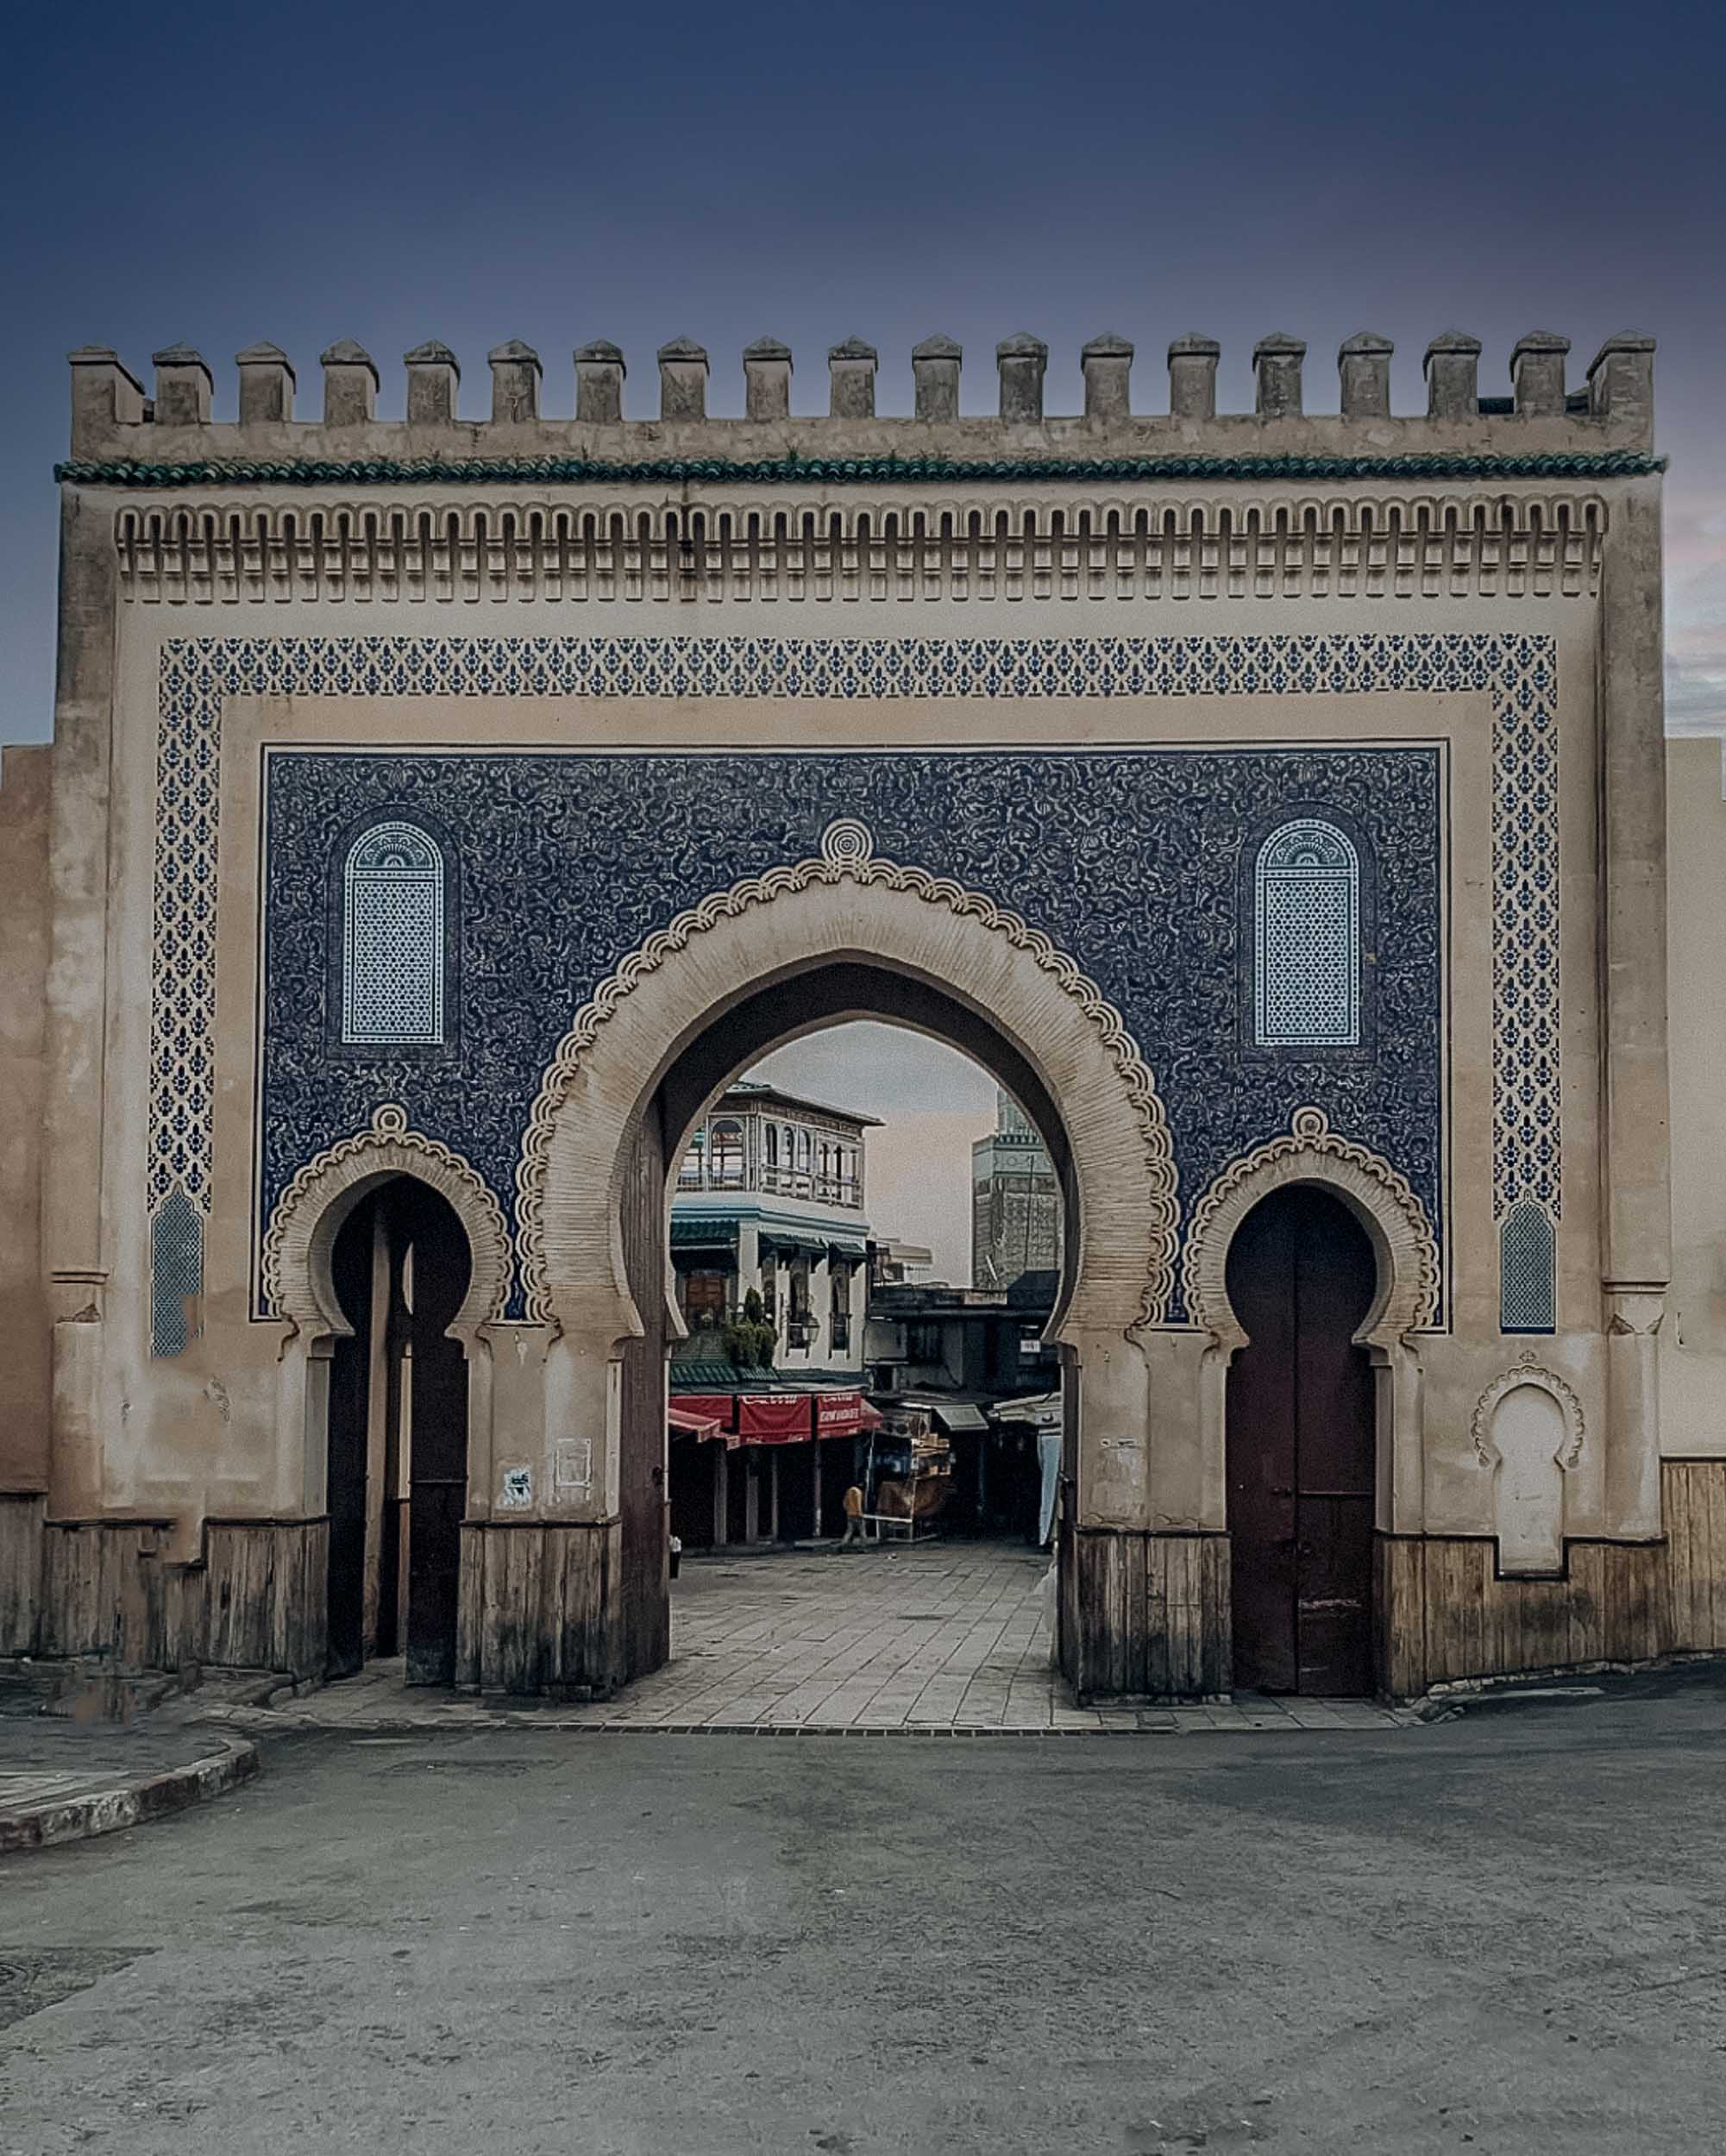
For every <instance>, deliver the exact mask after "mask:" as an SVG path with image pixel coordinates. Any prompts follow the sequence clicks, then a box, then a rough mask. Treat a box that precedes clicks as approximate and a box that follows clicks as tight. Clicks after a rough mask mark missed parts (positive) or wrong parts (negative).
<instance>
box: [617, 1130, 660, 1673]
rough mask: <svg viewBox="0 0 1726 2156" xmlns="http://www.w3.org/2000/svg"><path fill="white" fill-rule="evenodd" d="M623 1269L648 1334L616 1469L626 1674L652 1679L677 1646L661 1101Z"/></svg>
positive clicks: (625, 1404)
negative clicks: (667, 1476) (667, 1418)
mask: <svg viewBox="0 0 1726 2156" xmlns="http://www.w3.org/2000/svg"><path fill="white" fill-rule="evenodd" d="M621 1225H622V1228H623V1239H624V1273H625V1275H626V1276H627V1278H628V1280H629V1284H630V1294H631V1296H632V1297H633V1298H634V1300H635V1307H636V1310H637V1314H638V1315H639V1317H640V1319H641V1322H642V1337H641V1338H640V1339H638V1340H631V1341H630V1342H629V1343H628V1344H626V1345H625V1347H624V1357H623V1362H624V1367H623V1400H622V1403H621V1410H622V1432H621V1445H620V1458H619V1461H618V1469H619V1474H620V1477H621V1483H622V1487H621V1489H620V1490H619V1492H618V1511H619V1514H620V1515H621V1518H620V1522H619V1534H618V1539H619V1542H620V1544H621V1551H622V1560H623V1575H624V1577H623V1605H624V1676H625V1677H645V1676H646V1675H647V1673H648V1671H649V1670H656V1669H658V1668H659V1667H660V1665H661V1664H662V1663H663V1662H665V1661H666V1660H667V1659H668V1657H669V1655H670V1652H671V1571H670V1551H671V1526H670V1503H669V1493H668V1490H667V1489H666V1480H665V1469H666V1426H665V1406H666V1385H665V1344H666V1343H665V1143H664V1139H663V1138H662V1135H661V1113H660V1104H659V1102H658V1100H653V1101H651V1102H650V1104H649V1106H648V1108H647V1111H646V1112H645V1114H644V1115H643V1118H642V1125H641V1129H640V1131H639V1132H638V1133H637V1138H636V1142H635V1145H634V1149H633V1150H632V1151H631V1155H630V1159H629V1164H628V1168H627V1170H626V1172H625V1174H624V1190H623V1220H622V1223H621Z"/></svg>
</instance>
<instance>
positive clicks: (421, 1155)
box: [263, 1103, 511, 1333]
mask: <svg viewBox="0 0 1726 2156" xmlns="http://www.w3.org/2000/svg"><path fill="white" fill-rule="evenodd" d="M386 1175H412V1176H415V1177H417V1179H418V1181H421V1182H423V1183H426V1184H429V1185H430V1188H432V1189H433V1190H435V1191H436V1192H437V1193H438V1194H439V1195H440V1196H442V1197H443V1198H446V1199H448V1200H449V1203H450V1205H451V1206H453V1207H454V1208H455V1213H456V1216H457V1218H458V1219H460V1220H461V1225H462V1227H463V1228H464V1229H465V1231H466V1232H467V1236H468V1246H469V1249H470V1251H471V1253H472V1260H473V1273H472V1276H471V1277H470V1279H469V1281H468V1293H467V1294H466V1295H465V1296H464V1297H463V1299H462V1302H461V1308H460V1309H459V1310H458V1311H457V1312H456V1313H455V1317H454V1319H452V1320H451V1322H450V1328H449V1329H450V1331H451V1332H456V1333H460V1332H467V1331H471V1330H473V1329H474V1327H476V1326H481V1325H485V1324H486V1323H487V1322H489V1321H490V1320H491V1319H495V1318H497V1317H498V1316H499V1315H500V1314H501V1313H502V1311H503V1307H504V1302H505V1297H506V1296H507V1295H508V1294H509V1288H510V1269H511V1249H510V1232H509V1224H508V1222H507V1220H506V1219H505V1217H504V1209H503V1207H502V1206H500V1205H499V1203H498V1200H497V1199H496V1197H495V1196H494V1195H493V1192H492V1191H491V1189H490V1188H489V1187H488V1186H487V1185H486V1182H485V1181H484V1179H483V1178H482V1177H481V1176H480V1174H479V1173H478V1171H477V1170H476V1169H474V1168H473V1167H472V1166H470V1164H469V1163H468V1162H467V1161H465V1160H463V1159H462V1157H461V1155H460V1154H459V1153H455V1152H452V1151H451V1150H450V1149H449V1146H447V1145H445V1144H442V1141H441V1140H440V1139H437V1138H427V1137H426V1136H425V1135H424V1132H423V1131H411V1130H410V1129H409V1128H408V1121H407V1115H406V1112H405V1110H404V1109H402V1108H400V1107H399V1106H395V1105H394V1104H393V1103H391V1104H388V1105H386V1106H383V1107H380V1109H378V1111H377V1112H376V1113H375V1114H374V1115H373V1118H372V1126H371V1128H370V1129H369V1130H367V1131H355V1133H354V1135H353V1136H352V1137H349V1138H342V1139H341V1140H339V1141H338V1143H337V1144H334V1145H332V1146H330V1147H329V1148H328V1149H327V1150H325V1151H323V1152H322V1153H319V1154H318V1155H317V1156H316V1157H315V1158H314V1159H312V1160H309V1161H308V1162H307V1163H305V1165H304V1167H303V1168H302V1169H300V1170H299V1172H298V1174H297V1175H295V1177H294V1178H293V1181H292V1182H291V1183H289V1184H288V1186H287V1187H286V1189H285V1190H284V1191H283V1192H282V1194H281V1196H280V1197H279V1199H278V1200H277V1201H276V1206H275V1210H274V1212H273V1213H272V1214H271V1216H270V1225H269V1228H268V1231H267V1233H266V1235H265V1237H264V1265H263V1273H264V1283H263V1284H264V1296H265V1300H266V1302H267V1306H268V1307H269V1308H270V1309H271V1310H272V1311H273V1313H275V1315H277V1316H278V1317H282V1318H286V1319H289V1320H290V1321H291V1322H292V1323H293V1324H294V1325H295V1326H298V1328H299V1330H300V1331H302V1332H308V1331H317V1330H320V1329H326V1328H333V1329H335V1330H336V1331H340V1332H347V1331H348V1326H347V1324H346V1322H345V1321H344V1320H343V1319H342V1313H341V1310H340V1307H338V1306H336V1301H335V1295H334V1291H333V1289H332V1288H330V1286H329V1284H328V1282H327V1281H326V1280H325V1279H324V1278H323V1275H325V1274H327V1271H328V1268H329V1258H330V1251H329V1246H330V1244H333V1242H334V1239H335V1238H334V1232H333V1230H332V1228H331V1226H330V1208H331V1206H339V1205H340V1201H341V1200H342V1199H343V1198H344V1197H345V1196H346V1195H347V1194H348V1193H349V1192H355V1190H356V1186H358V1185H361V1184H370V1183H373V1182H376V1181H379V1180H380V1178H382V1177H383V1176H386ZM358 1197H359V1194H356V1195H355V1198H354V1199H353V1200H352V1204H357V1203H358ZM352 1204H350V1205H348V1206H342V1207H341V1210H340V1212H339V1213H338V1214H337V1216H336V1221H335V1225H336V1226H339V1225H340V1222H341V1219H344V1218H345V1217H346V1214H347V1213H348V1211H350V1210H351V1209H352Z"/></svg>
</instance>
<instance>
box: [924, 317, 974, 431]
mask: <svg viewBox="0 0 1726 2156" xmlns="http://www.w3.org/2000/svg"><path fill="white" fill-rule="evenodd" d="M964 356H965V354H964V347H963V345H961V344H956V343H955V342H953V340H952V338H951V337H943V336H932V337H925V338H924V340H923V342H922V343H921V344H919V345H914V346H913V348H912V352H911V374H912V379H913V381H914V382H915V384H916V411H917V417H919V419H957V417H958V416H959V368H960V366H961V364H962V363H963V360H964Z"/></svg>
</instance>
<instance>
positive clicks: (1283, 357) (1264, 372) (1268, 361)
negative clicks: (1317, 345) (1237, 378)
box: [1252, 334, 1307, 419]
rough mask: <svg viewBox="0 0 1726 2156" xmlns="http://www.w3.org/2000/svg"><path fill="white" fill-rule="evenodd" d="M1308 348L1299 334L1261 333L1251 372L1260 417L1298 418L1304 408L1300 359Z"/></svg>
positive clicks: (1253, 350) (1254, 351)
mask: <svg viewBox="0 0 1726 2156" xmlns="http://www.w3.org/2000/svg"><path fill="white" fill-rule="evenodd" d="M1306 356H1307V348H1306V346H1305V345H1304V344H1303V343H1302V342H1301V340H1300V338H1299V337H1287V336H1283V335H1280V334H1278V335H1271V336H1268V337H1260V338H1259V340H1258V343H1257V344H1255V345H1254V346H1253V348H1252V372H1253V374H1254V376H1255V377H1256V378H1257V380H1258V399H1257V410H1258V417H1260V418H1261V419H1295V418H1298V417H1299V416H1300V411H1301V362H1302V360H1304V359H1305V358H1306Z"/></svg>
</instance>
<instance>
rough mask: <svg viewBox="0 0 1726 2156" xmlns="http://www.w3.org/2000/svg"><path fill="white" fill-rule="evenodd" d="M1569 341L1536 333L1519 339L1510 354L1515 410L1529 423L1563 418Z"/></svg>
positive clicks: (1539, 330)
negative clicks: (1565, 364)
mask: <svg viewBox="0 0 1726 2156" xmlns="http://www.w3.org/2000/svg"><path fill="white" fill-rule="evenodd" d="M1569 349H1570V339H1569V338H1568V337H1555V336H1553V335H1550V334H1549V333H1548V332H1547V331H1546V330H1544V329H1536V330H1534V331H1533V332H1531V333H1530V335H1528V336H1526V337H1523V338H1522V339H1521V340H1520V341H1519V342H1518V343H1517V346H1516V350H1515V351H1514V352H1512V353H1511V354H1510V386H1511V388H1512V390H1513V391H1514V392H1515V393H1516V410H1517V411H1518V413H1519V414H1521V415H1522V417H1524V418H1528V419H1547V418H1559V417H1562V416H1563V413H1564V359H1565V354H1566V352H1568V351H1569Z"/></svg>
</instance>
